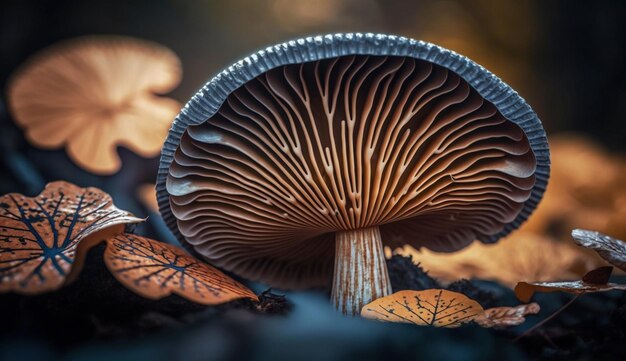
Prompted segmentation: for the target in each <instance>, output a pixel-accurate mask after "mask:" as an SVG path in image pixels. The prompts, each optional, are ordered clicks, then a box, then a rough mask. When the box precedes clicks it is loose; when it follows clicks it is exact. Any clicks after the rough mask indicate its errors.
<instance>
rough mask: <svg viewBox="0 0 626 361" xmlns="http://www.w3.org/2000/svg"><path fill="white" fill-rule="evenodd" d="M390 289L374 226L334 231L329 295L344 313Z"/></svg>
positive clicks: (378, 234) (388, 291) (358, 307)
mask: <svg viewBox="0 0 626 361" xmlns="http://www.w3.org/2000/svg"><path fill="white" fill-rule="evenodd" d="M390 293H391V283H390V282H389V273H388V272H387V264H386V262H385V253H384V251H383V244H382V240H381V237H380V230H379V229H378V227H369V228H360V229H353V230H349V231H341V232H337V233H336V235H335V275H334V278H333V290H332V294H331V299H332V302H333V304H334V305H335V307H336V308H337V309H338V310H339V311H341V312H342V313H343V314H346V315H358V314H359V313H360V312H361V308H363V306H365V305H366V304H368V303H370V302H372V301H373V300H375V299H377V298H379V297H383V296H387V295H389V294H390Z"/></svg>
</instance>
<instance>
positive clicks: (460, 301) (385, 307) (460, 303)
mask: <svg viewBox="0 0 626 361" xmlns="http://www.w3.org/2000/svg"><path fill="white" fill-rule="evenodd" d="M484 312H485V311H484V309H483V308H482V307H481V306H480V304H478V302H476V301H474V300H472V299H470V298H468V297H467V296H465V295H463V294H460V293H456V292H452V291H447V290H442V289H430V290H424V291H400V292H396V293H394V294H392V295H390V296H386V297H381V298H379V299H377V300H375V301H373V302H371V303H369V304H367V305H365V306H363V309H362V310H361V316H363V317H365V318H370V319H373V320H379V321H386V322H400V323H412V324H415V325H420V326H435V327H458V326H460V325H462V324H464V323H467V322H471V321H473V320H474V319H475V318H476V317H482V316H484Z"/></svg>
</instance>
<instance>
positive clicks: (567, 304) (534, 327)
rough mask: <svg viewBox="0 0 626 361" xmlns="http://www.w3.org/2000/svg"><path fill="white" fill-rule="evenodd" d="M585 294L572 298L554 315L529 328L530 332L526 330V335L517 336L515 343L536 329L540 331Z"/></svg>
mask: <svg viewBox="0 0 626 361" xmlns="http://www.w3.org/2000/svg"><path fill="white" fill-rule="evenodd" d="M584 294H585V292H582V293H579V294H577V295H576V297H574V298H572V299H571V300H569V301H568V302H567V303H566V304H564V305H563V306H561V308H559V309H558V310H556V311H555V312H554V313H552V314H551V315H550V316H548V317H546V318H545V319H544V320H543V321H541V322H539V323H538V324H536V325H534V326H533V327H531V328H529V329H528V330H526V331H525V332H524V333H522V334H521V335H519V336H517V337H516V338H515V339H513V342H517V341H519V340H520V339H522V338H524V337H526V336H528V335H530V334H531V333H532V332H533V331H535V330H536V329H538V328H539V327H541V326H543V325H545V324H546V323H547V322H548V321H550V320H551V319H553V318H554V317H556V316H557V315H558V314H559V313H561V312H563V311H564V310H565V309H566V308H568V307H569V306H570V305H571V304H572V303H574V301H576V300H577V299H578V298H579V297H580V296H582V295H584Z"/></svg>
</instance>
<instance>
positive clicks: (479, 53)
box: [0, 0, 626, 152]
mask: <svg viewBox="0 0 626 361" xmlns="http://www.w3.org/2000/svg"><path fill="white" fill-rule="evenodd" d="M625 18H626V3H624V2H622V1H610V0H609V1H593V2H589V1H570V0H560V1H540V0H537V1H528V0H521V1H518V0H504V1H503V0H477V1H452V0H447V1H446V0H444V1H441V0H434V1H433V0H420V1H412V0H258V1H246V0H229V1H218V0H197V1H187V0H158V1H157V0H134V1H126V0H107V1H92V0H85V1H78V0H75V1H72V0H4V1H2V5H0V49H2V56H1V57H0V85H1V86H2V88H3V89H4V87H5V85H6V81H7V77H8V75H9V74H10V73H11V72H12V71H13V70H14V69H15V68H16V67H17V66H18V65H19V64H20V63H21V62H22V61H23V60H25V59H26V58H27V57H28V56H29V55H31V54H33V53H34V52H36V51H38V50H40V49H41V48H43V47H46V46H48V45H51V44H53V43H55V42H57V41H59V40H63V39H66V38H71V37H75V36H78V35H86V34H123V35H130V36H135V37H139V38H143V39H149V40H154V41H156V42H159V43H161V44H164V45H165V46H167V47H169V48H171V49H172V50H174V52H176V53H177V54H178V55H179V56H180V58H181V59H182V64H183V70H184V78H183V82H182V84H181V85H180V87H179V88H178V89H177V90H176V91H174V93H173V94H172V96H173V97H174V98H176V99H178V100H180V101H186V100H187V99H188V98H189V97H191V95H193V94H194V92H195V91H196V90H197V89H198V88H199V87H200V86H201V85H203V84H204V83H205V82H206V80H207V79H209V77H211V76H212V75H214V74H215V73H217V72H218V71H219V70H221V69H222V68H224V67H226V66H228V65H230V64H231V63H232V62H234V61H236V60H238V59H239V58H241V57H242V56H244V55H247V54H249V53H251V52H253V51H256V50H257V49H259V48H262V47H265V46H267V45H272V44H274V43H277V42H282V41H285V40H288V39H290V38H294V37H300V36H304V35H312V34H321V33H332V32H348V31H361V32H383V33H393V34H398V35H403V36H407V37H412V38H415V39H421V40H425V41H429V42H433V43H436V44H439V45H441V46H444V47H446V48H449V49H452V50H455V51H457V52H459V53H461V54H463V55H466V56H468V57H469V58H471V59H473V60H474V61H476V62H478V63H479V64H481V65H483V66H485V67H486V68H488V69H490V70H491V71H492V72H494V73H495V74H497V75H498V76H500V77H501V78H502V79H503V80H504V81H505V82H507V83H508V84H509V85H511V86H512V87H513V88H514V89H516V90H517V91H518V92H519V93H520V94H521V95H522V96H523V97H524V98H525V99H526V100H528V102H529V103H530V104H531V105H532V106H533V108H534V109H535V110H536V112H537V113H538V114H539V116H540V118H541V119H542V120H543V122H544V125H545V127H546V128H547V130H548V132H549V133H550V134H556V133H557V132H563V131H578V132H583V133H585V134H587V135H589V136H590V137H592V138H593V139H594V140H596V141H598V142H599V143H600V144H602V146H604V147H607V148H609V149H611V150H614V151H621V152H624V151H626V122H625V121H624V120H625V119H626V72H625V71H624V66H625V65H626V47H624V46H623V44H626V26H625V24H624V19H625Z"/></svg>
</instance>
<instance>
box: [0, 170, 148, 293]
mask: <svg viewBox="0 0 626 361" xmlns="http://www.w3.org/2000/svg"><path fill="white" fill-rule="evenodd" d="M140 221H141V219H139V218H136V217H134V216H133V215H132V214H130V213H128V212H126V211H123V210H120V209H118V208H116V207H115V206H114V205H113V202H112V200H111V197H110V196H109V195H108V194H106V193H104V192H103V191H101V190H99V189H97V188H80V187H78V186H76V185H73V184H71V183H67V182H63V181H58V182H52V183H48V185H46V188H45V189H44V190H43V191H42V192H41V193H40V194H39V195H38V196H36V197H33V198H30V197H26V196H24V195H21V194H17V193H11V194H6V195H4V196H2V197H0V292H8V291H15V292H18V293H23V294H36V293H42V292H45V291H51V290H55V289H58V288H60V287H61V286H62V285H63V283H64V282H68V281H69V280H71V278H72V274H76V273H77V272H78V271H80V268H81V265H82V264H81V263H82V260H83V258H84V257H83V253H84V252H85V251H86V250H87V249H88V248H89V247H90V246H91V245H93V244H94V242H99V241H101V240H102V239H103V238H105V237H107V236H110V235H113V234H115V233H121V232H123V230H124V225H125V224H127V223H134V222H140Z"/></svg>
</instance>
